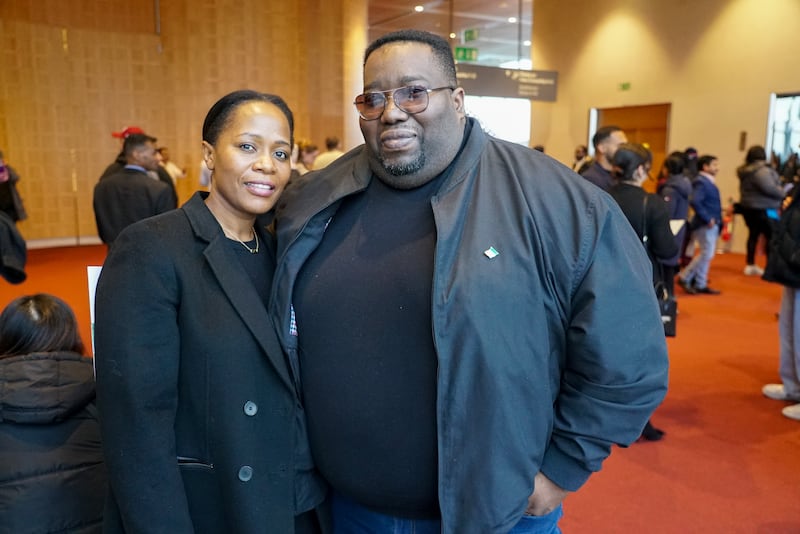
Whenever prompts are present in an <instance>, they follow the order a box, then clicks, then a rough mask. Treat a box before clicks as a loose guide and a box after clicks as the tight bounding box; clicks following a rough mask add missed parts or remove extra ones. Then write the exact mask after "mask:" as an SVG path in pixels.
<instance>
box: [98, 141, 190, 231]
mask: <svg viewBox="0 0 800 534" xmlns="http://www.w3.org/2000/svg"><path fill="white" fill-rule="evenodd" d="M122 153H123V154H124V156H125V162H126V163H125V166H124V167H123V168H122V169H120V170H119V171H116V172H113V173H111V174H110V175H108V176H106V177H105V178H102V179H101V180H100V181H99V182H97V185H95V187H94V202H93V204H94V216H95V220H96V221H97V233H98V234H99V235H100V239H102V241H103V243H106V244H108V245H111V244H112V243H113V242H114V240H115V239H116V238H117V236H118V235H119V233H120V232H121V231H122V230H123V229H124V228H125V227H127V226H129V225H131V224H133V223H135V222H136V221H139V220H141V219H145V218H147V217H151V216H153V215H158V214H159V213H163V212H165V211H169V210H171V209H173V208H174V207H175V205H174V201H173V196H172V191H171V190H170V188H169V187H168V186H167V185H166V184H164V183H163V182H161V181H159V180H153V179H152V178H151V177H150V176H149V175H148V174H147V172H148V171H155V170H156V169H157V168H158V157H157V152H156V139H155V138H154V137H150V136H149V135H146V134H141V133H137V134H131V135H129V136H128V137H126V138H125V141H124V143H123V145H122Z"/></svg>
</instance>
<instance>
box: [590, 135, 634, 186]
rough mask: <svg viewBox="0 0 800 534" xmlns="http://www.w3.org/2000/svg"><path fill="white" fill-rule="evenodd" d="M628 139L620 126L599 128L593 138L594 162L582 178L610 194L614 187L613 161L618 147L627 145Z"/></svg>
mask: <svg viewBox="0 0 800 534" xmlns="http://www.w3.org/2000/svg"><path fill="white" fill-rule="evenodd" d="M627 142H628V138H627V137H625V132H624V131H622V128H620V127H619V126H603V127H602V128H598V129H597V131H596V132H595V134H594V136H592V145H594V160H593V161H592V163H591V165H589V166H588V167H587V168H586V169H585V170H584V171H583V172H582V173H581V176H583V177H584V178H586V179H587V180H588V181H590V182H592V183H593V184H594V185H596V186H597V187H599V188H600V189H602V190H603V191H606V192H608V191H609V190H610V189H611V186H612V185H614V179H613V177H612V175H611V171H612V167H613V164H612V161H613V159H614V153H615V152H616V151H617V147H618V146H619V145H621V144H622V143H627Z"/></svg>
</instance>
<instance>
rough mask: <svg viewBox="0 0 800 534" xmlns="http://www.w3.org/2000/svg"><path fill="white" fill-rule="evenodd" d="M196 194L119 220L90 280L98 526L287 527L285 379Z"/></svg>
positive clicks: (242, 280) (290, 420) (290, 500)
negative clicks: (157, 211)
mask: <svg viewBox="0 0 800 534" xmlns="http://www.w3.org/2000/svg"><path fill="white" fill-rule="evenodd" d="M202 195H203V194H202V193H198V194H196V195H195V196H194V197H193V198H192V199H191V200H190V201H189V202H187V204H185V205H184V206H183V207H182V208H181V209H178V210H174V211H171V212H168V213H166V214H163V215H159V216H156V217H153V218H150V219H146V220H144V221H141V222H139V223H137V224H135V225H132V226H130V227H128V228H127V229H126V230H125V231H124V232H123V233H122V234H121V235H120V237H119V238H118V240H117V241H115V242H114V244H113V246H112V247H111V250H110V254H109V256H108V259H107V260H106V262H105V265H104V267H103V270H102V273H101V276H100V280H99V282H98V287H97V296H96V317H97V319H96V326H95V335H96V337H95V347H96V358H95V359H96V365H97V392H98V405H99V408H100V416H101V425H102V430H103V439H104V449H105V453H106V458H107V464H108V467H109V477H110V483H111V498H110V500H109V507H108V511H107V522H106V526H107V529H106V530H107V531H108V532H114V531H120V530H121V528H122V525H123V524H124V530H125V532H141V533H148V534H151V533H156V532H164V533H190V532H226V533H265V532H267V533H272V532H275V533H290V532H292V531H293V528H294V527H293V525H294V523H293V522H294V476H293V475H294V467H295V466H294V465H293V461H294V453H295V441H296V437H295V436H296V427H295V416H296V405H297V395H296V393H295V391H296V389H295V384H294V380H293V378H292V373H291V372H290V370H289V367H288V365H287V363H286V360H285V358H284V355H283V353H282V351H281V348H280V345H279V344H278V342H277V339H276V337H275V334H274V329H273V326H272V324H271V322H270V320H269V319H268V316H267V312H266V309H265V306H264V304H263V302H262V300H261V299H260V297H259V295H258V293H257V292H256V291H255V288H254V286H253V284H252V282H251V279H250V277H249V276H248V274H247V273H246V272H245V270H244V269H243V267H242V265H241V262H240V261H239V259H238V258H237V257H236V254H235V252H234V251H233V250H232V249H231V244H230V241H229V240H228V239H227V238H226V237H225V236H224V234H223V232H222V230H221V228H220V226H219V224H218V223H217V221H216V220H215V219H214V218H213V216H212V214H211V213H210V211H209V210H208V208H207V207H206V206H205V204H204V202H203V198H204V197H203V196H202ZM257 231H258V237H259V241H260V242H261V243H262V245H261V246H262V247H263V248H262V249H261V252H260V254H262V255H264V256H265V257H264V258H263V260H264V261H269V262H271V263H270V265H274V256H273V257H270V256H268V254H274V248H273V247H272V246H271V245H272V238H271V236H270V235H269V234H268V233H267V232H265V230H264V227H263V226H259V227H257ZM270 270H272V267H271V266H270Z"/></svg>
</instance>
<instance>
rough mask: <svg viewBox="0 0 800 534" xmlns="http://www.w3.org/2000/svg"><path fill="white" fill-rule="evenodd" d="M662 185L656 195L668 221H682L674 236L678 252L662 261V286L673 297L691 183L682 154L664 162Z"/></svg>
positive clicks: (686, 233)
mask: <svg viewBox="0 0 800 534" xmlns="http://www.w3.org/2000/svg"><path fill="white" fill-rule="evenodd" d="M662 175H663V176H664V180H663V183H662V184H661V186H660V187H659V188H658V194H659V195H661V198H663V199H664V201H665V202H666V203H667V209H668V210H669V218H670V221H675V222H678V221H682V224H681V227H680V229H679V230H678V232H677V233H675V235H674V239H675V244H676V245H677V247H678V251H677V252H676V254H675V256H673V257H672V258H668V259H665V260H662V262H661V264H662V266H663V268H664V285H665V286H666V288H667V291H669V294H670V295H671V296H674V295H675V275H676V274H677V272H678V269H679V266H680V259H681V254H682V251H683V250H684V248H685V243H686V241H687V240H688V239H687V236H688V235H689V230H688V226H689V198H690V196H691V194H692V181H691V180H690V179H689V177H688V176H686V174H685V173H684V157H683V153H682V152H672V153H671V154H670V155H669V156H667V159H665V160H664V165H663V167H662Z"/></svg>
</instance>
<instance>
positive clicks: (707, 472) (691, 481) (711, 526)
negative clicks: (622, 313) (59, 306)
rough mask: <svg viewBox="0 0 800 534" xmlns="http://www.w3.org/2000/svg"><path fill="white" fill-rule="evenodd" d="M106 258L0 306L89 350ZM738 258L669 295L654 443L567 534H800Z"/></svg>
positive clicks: (50, 273) (598, 478)
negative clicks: (96, 276)
mask: <svg viewBox="0 0 800 534" xmlns="http://www.w3.org/2000/svg"><path fill="white" fill-rule="evenodd" d="M104 257H105V247H102V246H91V247H73V248H61V249H48V250H32V251H30V252H29V260H28V268H27V272H28V280H27V281H26V282H25V283H23V284H21V285H18V286H11V285H9V284H7V283H5V282H4V281H2V280H0V305H5V303H6V302H8V301H9V300H10V299H11V298H13V297H16V296H18V295H23V294H28V293H33V292H39V291H45V292H50V293H54V294H56V295H59V296H61V297H62V298H64V299H65V300H67V301H68V302H69V303H70V304H71V305H72V306H73V309H74V310H75V311H76V314H77V315H78V319H79V321H80V323H81V332H82V334H83V336H84V341H86V342H87V344H88V340H89V331H90V328H89V299H88V293H87V278H86V266H87V265H100V264H101V263H102V261H103V259H104ZM743 267H744V258H743V257H742V256H741V255H738V254H726V255H718V256H717V257H716V258H715V260H714V263H713V265H712V269H711V284H710V285H711V286H712V287H715V288H717V289H721V290H722V292H723V293H722V295H719V296H708V295H702V296H700V295H694V296H689V295H684V294H682V293H681V290H680V289H678V292H679V310H680V311H679V318H678V337H676V338H674V339H669V340H668V344H669V349H670V358H671V362H672V365H671V376H670V391H669V393H668V395H667V398H666V400H665V402H664V404H663V405H662V406H661V407H660V408H659V409H658V411H657V412H656V413H655V415H654V417H653V421H654V423H655V424H656V425H657V426H659V427H661V428H662V429H664V430H665V431H666V432H667V434H666V436H665V438H664V440H663V441H660V442H639V443H635V444H634V445H632V446H631V447H630V448H628V449H619V448H616V449H615V450H614V452H613V453H612V455H611V458H610V459H609V460H608V461H607V462H606V464H605V466H604V468H603V470H602V471H601V472H600V473H598V474H596V475H594V476H593V477H592V478H591V479H590V480H589V482H588V483H587V484H586V486H584V488H582V489H581V491H579V492H577V493H575V494H574V495H571V496H569V497H568V498H567V501H566V502H565V517H564V519H563V520H562V522H561V527H562V530H563V531H564V533H565V534H584V533H586V534H589V533H591V534H595V533H597V534H605V533H609V534H612V533H613V534H616V533H648V534H673V533H675V534H678V533H681V534H682V533H704V534H705V533H725V534H735V533H742V534H752V533H756V534H783V533H786V534H788V533H800V422H798V421H791V420H788V419H786V418H784V417H783V416H782V415H781V412H780V409H781V407H782V406H784V405H785V403H782V402H776V401H773V400H769V399H766V398H764V397H763V396H762V395H761V392H760V391H761V386H762V385H763V384H764V383H767V382H774V381H777V378H778V377H777V365H778V333H777V319H776V312H777V311H778V309H779V306H780V293H781V288H780V287H779V286H777V285H774V284H768V283H766V282H763V281H761V280H760V279H758V278H752V277H745V276H744V275H743V274H742V268H743Z"/></svg>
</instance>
